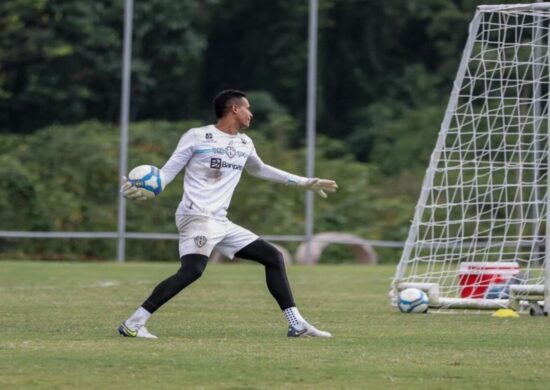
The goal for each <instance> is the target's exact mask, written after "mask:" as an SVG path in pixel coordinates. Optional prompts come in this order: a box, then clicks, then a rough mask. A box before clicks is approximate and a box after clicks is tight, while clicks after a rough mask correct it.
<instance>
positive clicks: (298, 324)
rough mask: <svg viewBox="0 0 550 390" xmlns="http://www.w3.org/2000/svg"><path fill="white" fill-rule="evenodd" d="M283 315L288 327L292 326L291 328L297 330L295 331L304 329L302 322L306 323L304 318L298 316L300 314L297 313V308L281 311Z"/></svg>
mask: <svg viewBox="0 0 550 390" xmlns="http://www.w3.org/2000/svg"><path fill="white" fill-rule="evenodd" d="M283 313H284V314H285V317H286V319H287V321H288V324H289V325H290V326H292V327H293V328H295V329H297V330H302V329H304V325H303V324H304V322H306V320H304V318H303V317H302V316H301V315H300V312H299V311H298V308H296V307H294V306H293V307H289V308H288V309H285V310H284V311H283Z"/></svg>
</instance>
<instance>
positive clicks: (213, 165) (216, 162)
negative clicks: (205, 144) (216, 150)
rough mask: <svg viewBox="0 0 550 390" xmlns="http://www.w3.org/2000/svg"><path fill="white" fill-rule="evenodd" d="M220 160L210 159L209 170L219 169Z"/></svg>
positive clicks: (220, 165)
mask: <svg viewBox="0 0 550 390" xmlns="http://www.w3.org/2000/svg"><path fill="white" fill-rule="evenodd" d="M221 167H222V159H221V158H211V159H210V168H214V169H221Z"/></svg>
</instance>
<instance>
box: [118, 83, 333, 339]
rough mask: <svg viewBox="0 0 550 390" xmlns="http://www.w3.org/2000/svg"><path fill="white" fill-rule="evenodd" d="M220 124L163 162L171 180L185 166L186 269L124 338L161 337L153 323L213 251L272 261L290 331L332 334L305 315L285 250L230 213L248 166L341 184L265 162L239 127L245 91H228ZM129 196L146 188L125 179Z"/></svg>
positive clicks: (182, 244)
mask: <svg viewBox="0 0 550 390" xmlns="http://www.w3.org/2000/svg"><path fill="white" fill-rule="evenodd" d="M214 110H215V113H216V117H217V123H216V124H215V125H208V126H204V127H200V128H194V129H190V130H189V131H187V132H186V133H185V134H183V136H182V137H181V139H180V141H179V143H178V146H177V147H176V150H175V151H174V153H173V154H172V156H171V157H170V159H169V160H168V161H167V162H166V164H165V165H164V166H163V167H162V169H161V172H162V174H163V175H164V179H165V183H166V185H168V184H169V183H170V182H171V181H172V180H173V179H174V177H175V176H176V175H177V174H178V173H179V172H180V171H181V170H182V169H184V168H185V176H184V180H183V187H184V193H183V199H182V201H181V202H180V204H179V206H178V208H177V210H176V223H177V226H178V231H179V254H180V258H181V268H180V269H179V270H178V271H177V272H176V273H175V274H174V275H172V276H170V277H169V278H167V279H165V280H164V281H162V282H161V283H160V284H159V285H158V286H156V287H155V289H154V290H153V292H152V293H151V295H150V296H149V298H147V299H146V300H145V302H143V304H142V305H141V307H139V308H138V309H137V310H136V312H135V313H134V314H133V315H132V316H131V317H130V318H128V319H127V320H126V321H124V322H123V323H122V324H121V325H120V326H119V328H118V331H119V333H120V334H121V335H123V336H129V337H145V338H157V337H156V336H154V335H153V334H151V333H149V331H148V330H147V329H146V327H145V324H146V322H147V320H148V319H149V317H150V316H151V315H152V314H153V313H154V312H155V311H156V310H158V309H159V308H160V307H161V306H162V305H163V304H165V303H166V302H167V301H168V300H169V299H171V298H172V297H173V296H175V295H176V294H178V293H179V292H180V291H181V290H183V289H184V288H185V287H187V286H188V285H190V284H191V283H193V282H194V281H195V280H197V279H198V278H199V277H200V276H201V275H202V273H203V271H204V269H205V268H206V263H207V261H208V257H209V256H210V254H211V252H212V250H213V249H216V250H218V251H219V252H221V253H223V254H224V255H225V256H227V257H229V258H233V257H239V258H243V259H249V260H253V261H257V262H259V263H261V264H262V265H264V266H265V274H266V282H267V287H268V290H269V292H270V293H271V295H272V296H273V297H274V298H275V300H276V301H277V303H278V304H279V306H280V308H281V310H282V311H283V313H284V315H285V317H286V319H287V320H288V323H289V328H288V333H287V335H288V337H303V336H313V337H331V334H330V333H328V332H324V331H320V330H318V329H316V328H315V327H314V326H312V325H310V324H309V323H308V322H307V321H306V320H304V318H303V317H302V316H301V315H300V312H299V311H298V309H297V308H296V304H295V303H294V298H293V296H292V292H291V289H290V285H289V282H288V279H287V275H286V270H285V265H284V262H283V257H282V255H281V253H280V252H279V251H278V250H277V249H275V247H273V246H272V245H270V244H269V243H267V242H265V241H264V240H262V239H260V238H259V237H258V236H257V235H256V234H254V233H252V232H251V231H249V230H247V229H245V228H243V227H241V226H238V225H235V224H234V223H232V222H231V221H229V220H228V219H227V217H226V215H227V209H228V207H229V203H230V202H231V197H232V195H233V192H234V190H235V187H236V186H237V184H238V182H239V180H240V178H241V174H242V170H243V168H244V169H246V171H247V172H248V173H250V174H251V175H253V176H256V177H259V178H262V179H265V180H270V181H274V182H278V183H283V184H287V185H296V186H300V187H303V188H305V189H308V190H312V191H315V192H316V193H318V194H319V195H320V196H322V197H323V198H326V193H325V191H329V192H334V191H336V188H337V187H338V186H337V185H336V182H334V181H332V180H323V179H318V178H312V179H309V178H304V177H300V176H296V175H292V174H290V173H287V172H284V171H282V170H279V169H277V168H274V167H271V166H269V165H266V164H264V163H263V161H262V160H261V159H260V158H259V157H258V155H257V154H256V149H255V148H254V144H253V142H252V140H251V139H250V138H249V137H248V136H247V135H245V134H242V133H240V132H239V130H241V129H246V128H248V127H249V126H250V121H251V120H252V112H251V110H250V104H249V102H248V99H247V98H246V95H245V93H243V92H241V91H237V90H227V91H223V92H221V93H220V94H218V95H217V96H216V98H215V99H214ZM123 180H124V184H123V186H122V188H121V193H122V195H123V196H125V197H126V198H129V199H136V200H144V199H146V198H145V196H144V194H143V193H142V192H141V191H142V190H141V189H140V188H137V187H135V186H133V185H132V184H130V182H128V181H126V178H123Z"/></svg>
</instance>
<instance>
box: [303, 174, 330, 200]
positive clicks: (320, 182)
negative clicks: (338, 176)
mask: <svg viewBox="0 0 550 390" xmlns="http://www.w3.org/2000/svg"><path fill="white" fill-rule="evenodd" d="M303 186H304V187H305V188H306V189H308V190H310V191H315V192H316V193H317V194H318V195H319V196H320V197H321V198H326V197H327V194H326V193H325V191H327V192H336V189H337V188H338V184H336V182H335V181H334V180H326V179H319V178H318V177H314V178H312V179H307V180H306V182H305V183H304V184H303Z"/></svg>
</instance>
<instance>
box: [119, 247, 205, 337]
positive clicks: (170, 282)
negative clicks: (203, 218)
mask: <svg viewBox="0 0 550 390" xmlns="http://www.w3.org/2000/svg"><path fill="white" fill-rule="evenodd" d="M207 262H208V257H207V256H205V255H199V254H190V255H185V256H182V258H181V267H180V269H179V270H178V272H176V273H175V274H174V275H172V276H170V277H168V278H166V279H165V280H163V281H162V282H160V283H159V284H158V285H157V286H156V287H155V289H154V290H153V292H152V293H151V295H150V296H149V298H147V299H146V300H145V302H143V304H142V305H141V307H140V308H138V309H137V310H136V312H135V313H134V314H133V315H132V316H131V317H130V318H128V320H126V321H124V322H123V323H122V324H121V325H120V327H119V329H118V331H119V333H120V334H121V335H123V336H131V337H147V338H156V337H155V336H153V335H151V334H150V333H149V332H148V331H147V329H146V328H145V323H146V322H147V320H148V319H149V317H150V316H151V314H153V313H154V312H155V311H157V310H158V309H159V308H160V307H161V306H162V305H164V304H165V303H166V302H168V301H169V300H170V299H171V298H172V297H174V296H175V295H176V294H178V293H179V292H180V291H181V290H183V289H184V288H185V287H187V286H189V285H190V284H191V283H193V282H194V281H195V280H197V279H198V278H200V277H201V275H202V273H203V272H204V270H205V268H206V264H207Z"/></svg>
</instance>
